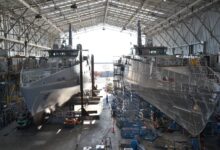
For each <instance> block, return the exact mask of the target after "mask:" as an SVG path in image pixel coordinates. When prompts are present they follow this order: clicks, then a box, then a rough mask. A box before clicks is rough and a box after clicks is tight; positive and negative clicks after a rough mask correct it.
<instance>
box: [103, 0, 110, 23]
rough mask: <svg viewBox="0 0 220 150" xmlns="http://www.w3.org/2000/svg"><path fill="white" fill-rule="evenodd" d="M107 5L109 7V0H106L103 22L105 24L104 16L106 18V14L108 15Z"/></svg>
mask: <svg viewBox="0 0 220 150" xmlns="http://www.w3.org/2000/svg"><path fill="white" fill-rule="evenodd" d="M108 7H109V0H106V5H105V12H104V18H103V24H105V22H106V18H107V15H108Z"/></svg>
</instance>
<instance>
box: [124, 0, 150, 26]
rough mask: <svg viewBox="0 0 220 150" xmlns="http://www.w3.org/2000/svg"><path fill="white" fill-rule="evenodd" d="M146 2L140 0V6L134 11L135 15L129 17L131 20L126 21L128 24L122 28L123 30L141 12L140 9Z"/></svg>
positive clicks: (145, 0)
mask: <svg viewBox="0 0 220 150" xmlns="http://www.w3.org/2000/svg"><path fill="white" fill-rule="evenodd" d="M146 2H147V0H142V1H141V4H140V6H139V7H138V9H137V10H136V11H135V13H134V14H133V15H132V16H131V18H130V19H129V20H128V22H127V23H126V24H125V25H124V26H123V28H127V26H128V25H129V24H130V23H131V22H132V21H133V20H134V18H135V17H136V16H137V15H138V13H139V12H140V11H141V9H142V8H143V7H144V5H145V3H146Z"/></svg>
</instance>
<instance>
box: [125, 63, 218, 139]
mask: <svg viewBox="0 0 220 150" xmlns="http://www.w3.org/2000/svg"><path fill="white" fill-rule="evenodd" d="M195 70H197V71H195ZM202 72H205V73H202ZM206 73H207V68H206V67H204V68H200V69H198V68H197V69H195V68H194V69H190V68H189V67H188V66H174V67H155V66H153V64H147V63H145V62H142V61H139V60H132V59H127V60H126V63H125V71H124V81H125V85H126V87H127V88H130V89H131V90H134V91H135V92H136V93H138V94H139V95H140V96H141V97H143V98H144V99H145V100H146V101H148V102H149V103H150V104H152V105H154V106H155V107H157V108H158V109H159V110H160V111H162V112H163V113H165V114H166V115H168V116H169V117H170V118H171V119H173V120H175V121H176V122H177V123H178V124H180V125H181V126H182V127H183V128H185V129H186V130H187V131H188V132H189V133H190V134H191V135H194V136H195V135H198V134H199V133H201V131H202V130H203V129H204V127H205V126H206V124H207V122H208V120H209V118H210V116H211V115H212V113H213V112H214V111H215V109H216V106H217V103H218V101H219V98H220V95H219V91H220V86H219V84H218V83H216V81H215V80H214V78H212V77H211V78H210V77H208V76H207V74H206Z"/></svg>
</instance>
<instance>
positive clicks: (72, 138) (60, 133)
mask: <svg viewBox="0 0 220 150" xmlns="http://www.w3.org/2000/svg"><path fill="white" fill-rule="evenodd" d="M100 117H101V118H100V120H98V121H96V122H95V123H94V124H91V125H83V126H77V127H75V128H65V127H64V126H63V125H62V124H50V123H49V124H45V125H43V126H42V128H41V129H40V130H38V129H37V127H30V128H29V129H25V130H17V129H16V124H15V123H14V124H12V125H10V126H8V127H7V128H6V129H4V130H2V131H1V132H0V149H1V150H15V149H16V150H82V149H83V147H84V146H92V147H95V145H97V144H101V142H102V140H103V138H105V137H110V138H111V142H112V149H113V150H117V149H118V144H119V141H120V134H119V130H118V129H116V128H115V133H112V124H113V123H112V118H111V116H110V108H109V107H108V105H104V107H103V111H102V114H101V116H100Z"/></svg>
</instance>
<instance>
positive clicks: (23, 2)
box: [17, 0, 63, 33]
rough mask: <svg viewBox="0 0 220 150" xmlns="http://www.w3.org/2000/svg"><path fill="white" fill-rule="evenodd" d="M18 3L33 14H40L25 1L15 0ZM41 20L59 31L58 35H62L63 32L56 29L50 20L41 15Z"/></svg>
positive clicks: (57, 28)
mask: <svg viewBox="0 0 220 150" xmlns="http://www.w3.org/2000/svg"><path fill="white" fill-rule="evenodd" d="M17 1H18V2H20V3H21V4H23V5H24V6H25V7H27V8H28V9H29V10H30V11H32V12H33V13H35V14H36V15H37V14H40V12H39V11H38V10H36V9H35V8H33V7H31V6H30V5H29V4H28V3H27V2H26V1H24V0H17ZM42 18H43V19H44V20H45V21H46V22H47V23H48V24H50V25H51V26H52V27H53V28H55V29H56V30H57V31H59V32H60V33H63V31H62V30H61V29H60V28H59V27H57V26H56V25H55V24H53V23H52V22H51V21H50V20H48V19H47V18H46V17H45V16H43V15H42Z"/></svg>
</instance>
